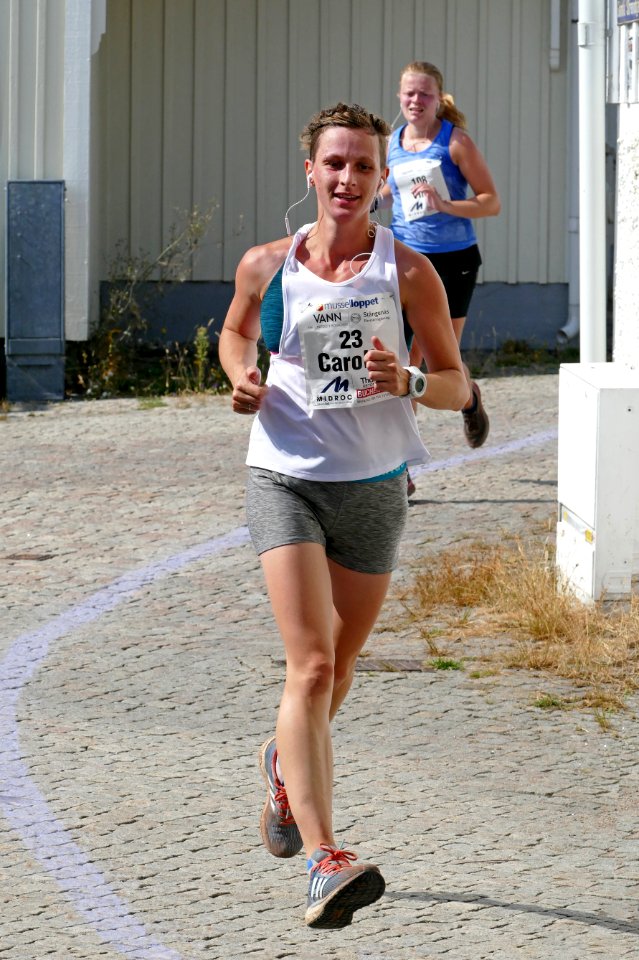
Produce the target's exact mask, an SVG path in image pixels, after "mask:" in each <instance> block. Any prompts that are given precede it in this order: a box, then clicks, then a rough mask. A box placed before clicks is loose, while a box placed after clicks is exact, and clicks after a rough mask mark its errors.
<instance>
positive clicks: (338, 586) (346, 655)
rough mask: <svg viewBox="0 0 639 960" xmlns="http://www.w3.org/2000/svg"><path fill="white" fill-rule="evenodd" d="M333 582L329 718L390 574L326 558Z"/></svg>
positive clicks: (345, 689) (341, 699)
mask: <svg viewBox="0 0 639 960" xmlns="http://www.w3.org/2000/svg"><path fill="white" fill-rule="evenodd" d="M328 565H329V570H330V572H331V582H332V584H333V607H334V614H333V624H334V632H333V636H334V643H335V682H334V685H333V696H332V699H331V708H330V719H331V720H332V719H333V717H334V716H335V714H336V713H337V711H338V710H339V708H340V706H341V704H342V703H343V702H344V699H345V697H346V694H347V693H348V691H349V690H350V687H351V684H352V682H353V674H354V672H355V664H356V663H357V655H358V654H359V652H360V650H361V649H362V647H363V646H364V644H365V643H366V641H367V639H368V636H369V634H370V632H371V630H372V629H373V627H374V626H375V621H376V620H377V617H378V614H379V611H380V609H381V606H382V603H383V602H384V597H385V596H386V593H387V590H388V585H389V583H390V579H391V575H390V573H382V574H370V573H357V571H355V570H347V569H346V567H342V566H340V565H339V564H338V563H333V561H332V560H329V561H328Z"/></svg>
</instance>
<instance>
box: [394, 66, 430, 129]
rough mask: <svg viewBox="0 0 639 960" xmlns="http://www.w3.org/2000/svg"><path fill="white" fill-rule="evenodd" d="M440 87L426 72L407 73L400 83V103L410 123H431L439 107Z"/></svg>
mask: <svg viewBox="0 0 639 960" xmlns="http://www.w3.org/2000/svg"><path fill="white" fill-rule="evenodd" d="M439 93H440V91H439V87H438V85H437V81H436V80H435V79H434V77H430V76H429V75H428V74H426V73H405V74H404V75H403V77H402V79H401V82H400V85H399V93H398V97H399V105H400V107H401V108H402V113H403V115H404V118H405V119H406V120H407V121H408V123H416V124H418V125H419V124H422V123H431V122H432V121H433V120H434V119H435V115H436V113H437V109H438V107H439Z"/></svg>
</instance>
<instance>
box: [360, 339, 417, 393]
mask: <svg viewBox="0 0 639 960" xmlns="http://www.w3.org/2000/svg"><path fill="white" fill-rule="evenodd" d="M372 343H373V348H372V350H368V351H367V353H366V356H365V357H364V363H365V364H366V369H367V370H368V376H369V377H370V379H371V380H373V381H374V382H375V386H376V387H377V388H378V390H379V391H380V392H382V391H386V392H387V393H392V395H393V396H394V397H405V396H407V395H408V382H409V379H410V375H409V373H408V370H406V369H405V368H404V367H403V366H402V365H401V363H400V362H399V359H398V357H397V355H396V354H395V353H393V351H392V350H387V348H386V347H385V346H384V344H383V342H382V341H381V340H380V339H379V337H372Z"/></svg>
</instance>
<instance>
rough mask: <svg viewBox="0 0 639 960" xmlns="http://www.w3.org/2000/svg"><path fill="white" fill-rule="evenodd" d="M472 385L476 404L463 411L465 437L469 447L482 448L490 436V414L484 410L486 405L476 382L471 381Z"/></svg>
mask: <svg viewBox="0 0 639 960" xmlns="http://www.w3.org/2000/svg"><path fill="white" fill-rule="evenodd" d="M470 385H471V388H472V391H473V398H474V400H475V403H474V405H473V406H472V407H470V409H468V410H462V413H463V415H464V435H465V437H466V443H467V444H468V446H469V447H481V445H482V443H483V442H484V441H485V439H486V437H487V436H488V430H489V429H490V423H489V421H488V414H487V413H486V411H485V410H484V405H483V403H482V402H481V391H480V389H479V387H478V386H477V384H476V383H475V381H474V380H473V381H471V384H470Z"/></svg>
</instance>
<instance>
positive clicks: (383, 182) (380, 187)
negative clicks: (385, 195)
mask: <svg viewBox="0 0 639 960" xmlns="http://www.w3.org/2000/svg"><path fill="white" fill-rule="evenodd" d="M385 183H386V181H385V180H384V178H383V177H382V179H381V180H380V181H379V186H378V188H377V189H378V190H381V189H382V187H383V186H384V184H385Z"/></svg>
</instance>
